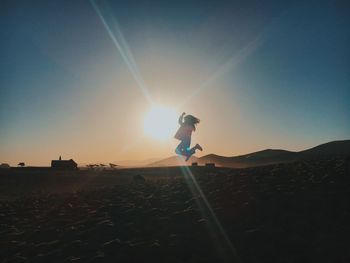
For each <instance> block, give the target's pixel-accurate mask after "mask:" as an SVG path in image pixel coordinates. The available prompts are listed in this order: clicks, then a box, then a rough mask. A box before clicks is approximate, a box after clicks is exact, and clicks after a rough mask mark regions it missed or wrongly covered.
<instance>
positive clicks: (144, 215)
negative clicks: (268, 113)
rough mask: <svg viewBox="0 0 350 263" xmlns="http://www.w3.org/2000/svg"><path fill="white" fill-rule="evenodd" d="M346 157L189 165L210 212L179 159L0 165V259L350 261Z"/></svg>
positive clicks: (348, 162) (349, 188)
mask: <svg viewBox="0 0 350 263" xmlns="http://www.w3.org/2000/svg"><path fill="white" fill-rule="evenodd" d="M349 165H350V160H349V158H332V159H324V160H314V161H307V162H306V161H305V162H299V163H290V164H281V165H273V166H266V167H257V168H247V169H224V168H215V169H208V168H204V167H197V168H196V167H194V168H192V169H191V172H192V173H193V174H194V176H195V178H196V181H197V182H198V185H199V186H200V188H201V190H202V191H203V194H204V195H205V197H206V198H207V200H208V203H209V204H210V207H211V208H212V212H213V213H214V214H215V215H216V217H217V219H218V221H216V220H215V216H213V213H212V212H211V211H210V207H208V206H207V205H206V202H205V201H203V198H202V197H201V196H200V193H199V192H198V191H197V190H198V189H197V188H196V187H195V186H193V181H191V178H190V176H189V175H188V174H187V175H186V176H184V175H183V173H182V170H181V169H179V168H158V169H157V168H153V169H143V170H142V169H138V170H137V169H135V170H122V171H117V172H114V173H111V172H110V174H109V173H102V174H100V175H91V174H86V175H81V174H80V175H42V174H41V175H30V176H31V177H30V178H28V175H18V174H17V175H16V174H15V175H1V174H0V183H1V186H0V189H1V198H2V199H1V201H0V223H1V226H0V247H1V250H0V262H220V261H228V262H235V261H236V262H239V261H240V262H350V250H349V244H350V243H349V239H350V194H349V193H350V169H349ZM136 174H140V175H143V176H144V178H145V180H146V181H145V182H144V181H143V180H142V179H141V180H140V179H137V178H136V179H134V175H136ZM25 176H27V177H25ZM53 176H54V177H53ZM59 176H61V177H59ZM74 176H75V177H74ZM186 178H187V179H186ZM23 182H25V185H23V184H24V183H23ZM196 189H197V190H196ZM218 222H220V223H221V225H222V229H221V228H220V225H219V223H218ZM221 230H224V231H223V232H220V231H221ZM225 234H226V235H227V236H225ZM225 237H226V238H227V239H225ZM230 242H231V243H232V246H231V245H230Z"/></svg>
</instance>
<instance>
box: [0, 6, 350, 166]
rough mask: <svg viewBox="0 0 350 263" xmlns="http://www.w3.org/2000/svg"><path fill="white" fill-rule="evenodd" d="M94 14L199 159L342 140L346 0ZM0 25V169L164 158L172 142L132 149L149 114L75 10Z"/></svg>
mask: <svg viewBox="0 0 350 263" xmlns="http://www.w3.org/2000/svg"><path fill="white" fill-rule="evenodd" d="M283 2H284V1H283ZM96 4H97V6H98V7H99V8H100V10H101V12H102V13H103V14H104V15H105V16H106V18H107V20H108V22H109V23H111V26H112V28H114V25H113V24H112V23H114V22H115V23H118V25H119V29H120V30H121V32H122V34H123V36H124V38H125V41H126V43H127V45H128V47H129V49H130V51H131V52H132V54H133V57H134V59H135V63H136V64H137V67H138V69H139V72H140V74H141V76H142V78H143V80H144V82H145V84H146V87H147V90H148V92H149V94H150V95H151V97H152V98H153V99H154V100H155V101H156V102H157V103H161V104H164V105H167V106H169V107H176V106H177V105H179V104H181V103H182V102H183V101H186V103H185V104H183V105H182V108H180V109H178V111H179V113H181V112H182V111H186V112H189V113H194V114H196V115H197V116H198V117H200V119H201V120H202V123H201V124H200V126H199V128H198V132H197V133H196V136H197V137H195V139H196V140H198V141H200V142H201V143H202V144H203V145H204V146H205V150H206V151H205V152H203V154H208V153H211V152H214V153H217V154H223V155H236V154H243V153H247V152H250V151H255V150H261V149H264V148H284V149H290V150H301V149H304V148H307V147H311V146H314V145H317V144H319V143H323V142H327V141H331V140H338V139H349V137H350V121H349V120H350V118H349V116H350V103H349V98H350V72H349V71H350V65H349V63H350V62H349V61H350V60H349V58H350V56H349V46H350V29H349V24H350V23H349V22H350V21H349V20H350V19H349V16H348V12H347V11H349V4H347V3H346V1H291V2H289V3H285V2H284V3H283V4H282V3H281V1H264V2H263V3H262V1H227V2H225V1H172V2H170V1H158V2H157V1H143V2H140V1H109V2H108V1H96ZM0 14H1V16H0V27H1V40H2V41H1V42H0V47H1V62H0V72H1V73H0V78H1V85H0V121H1V126H0V134H1V137H0V162H9V163H12V164H15V163H16V162H19V161H27V162H28V163H32V164H37V165H39V164H40V165H45V164H48V163H49V160H51V159H52V158H54V157H56V155H58V154H62V155H65V156H67V157H69V158H72V157H74V158H76V159H77V160H78V161H79V162H93V161H113V160H122V159H145V158H149V157H162V156H164V157H166V156H169V155H172V154H173V149H172V144H173V143H174V142H169V143H168V144H164V143H160V142H157V141H154V140H151V139H149V138H144V139H140V140H141V143H140V144H137V145H134V142H135V141H138V140H139V137H140V138H142V118H143V115H144V113H145V112H147V110H148V109H149V105H148V103H147V100H146V99H145V97H144V96H143V94H142V92H141V90H140V88H139V87H138V85H137V83H136V82H135V79H134V78H133V76H132V74H131V73H130V69H129V68H128V67H127V65H126V63H125V61H124V60H123V58H122V56H121V55H120V52H119V51H118V49H117V48H116V47H115V45H114V44H113V41H112V40H111V38H110V36H109V35H108V33H107V31H106V28H105V27H104V26H103V24H102V23H101V20H100V19H99V17H98V15H97V14H96V11H95V10H94V8H93V6H92V5H91V4H90V3H89V2H88V1H50V2H44V1H43V2H42V3H34V4H33V3H31V4H29V3H28V2H27V1H7V2H5V3H3V4H2V7H1V9H0ZM208 80H211V81H209V82H210V83H209V84H208V85H207V86H206V87H205V88H203V85H202V83H206V81H208ZM201 87H202V88H201ZM191 94H195V95H191ZM142 140H143V141H142ZM129 145H133V146H132V147H131V146H130V147H129ZM126 146H127V147H126ZM126 148H127V149H128V150H125V149H126Z"/></svg>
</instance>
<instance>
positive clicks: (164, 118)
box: [143, 106, 178, 140]
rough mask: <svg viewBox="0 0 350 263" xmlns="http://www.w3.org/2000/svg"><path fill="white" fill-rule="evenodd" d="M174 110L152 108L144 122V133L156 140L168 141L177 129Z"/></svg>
mask: <svg viewBox="0 0 350 263" xmlns="http://www.w3.org/2000/svg"><path fill="white" fill-rule="evenodd" d="M177 125H178V124H177V114H176V111H175V109H172V108H168V107H164V106H153V107H152V108H151V110H150V111H149V112H148V113H147V114H146V116H145V120H144V126H143V130H144V133H145V134H146V135H148V136H150V137H152V138H155V139H158V140H166V139H170V138H171V137H172V136H173V135H174V133H175V132H176V128H177Z"/></svg>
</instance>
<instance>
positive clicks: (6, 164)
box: [0, 163, 11, 169]
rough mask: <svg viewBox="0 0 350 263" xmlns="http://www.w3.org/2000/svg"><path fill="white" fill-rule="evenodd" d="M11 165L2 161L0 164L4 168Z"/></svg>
mask: <svg viewBox="0 0 350 263" xmlns="http://www.w3.org/2000/svg"><path fill="white" fill-rule="evenodd" d="M10 167H11V166H10V165H9V164H8V163H2V164H0V168H4V169H7V168H10Z"/></svg>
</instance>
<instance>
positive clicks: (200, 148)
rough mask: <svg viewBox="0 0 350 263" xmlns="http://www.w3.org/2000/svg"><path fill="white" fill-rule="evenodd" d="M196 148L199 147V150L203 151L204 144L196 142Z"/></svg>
mask: <svg viewBox="0 0 350 263" xmlns="http://www.w3.org/2000/svg"><path fill="white" fill-rule="evenodd" d="M196 149H198V150H200V151H203V148H202V146H200V145H199V144H198V143H197V144H196Z"/></svg>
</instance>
